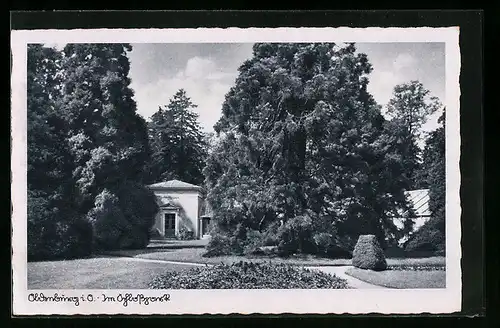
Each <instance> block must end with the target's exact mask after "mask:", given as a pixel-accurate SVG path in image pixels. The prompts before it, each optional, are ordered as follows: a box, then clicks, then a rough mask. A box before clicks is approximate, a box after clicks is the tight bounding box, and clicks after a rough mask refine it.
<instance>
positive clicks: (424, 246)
mask: <svg viewBox="0 0 500 328" xmlns="http://www.w3.org/2000/svg"><path fill="white" fill-rule="evenodd" d="M405 251H406V252H408V253H427V254H430V255H443V254H444V251H445V234H444V222H441V220H437V219H430V220H429V221H428V222H426V223H425V224H424V225H423V226H422V227H420V229H418V230H417V231H415V233H413V235H412V236H411V237H410V238H409V239H408V241H407V242H406V243H405Z"/></svg>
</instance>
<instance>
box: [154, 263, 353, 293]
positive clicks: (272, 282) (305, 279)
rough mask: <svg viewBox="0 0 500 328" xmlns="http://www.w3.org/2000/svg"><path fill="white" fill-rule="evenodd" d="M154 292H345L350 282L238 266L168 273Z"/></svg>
mask: <svg viewBox="0 0 500 328" xmlns="http://www.w3.org/2000/svg"><path fill="white" fill-rule="evenodd" d="M149 287H150V288H154V289H313V288H327V289H345V288H349V287H348V285H347V281H346V280H344V279H341V278H339V277H336V276H334V275H330V274H327V273H324V272H319V271H318V272H317V271H310V270H308V269H304V268H301V267H294V266H291V265H287V264H273V263H252V262H243V261H242V262H237V263H233V264H230V265H227V264H222V263H221V264H218V265H216V266H206V267H196V268H192V269H190V270H186V271H185V272H166V273H165V274H163V275H160V276H158V277H156V278H154V279H153V281H152V282H151V283H150V284H149Z"/></svg>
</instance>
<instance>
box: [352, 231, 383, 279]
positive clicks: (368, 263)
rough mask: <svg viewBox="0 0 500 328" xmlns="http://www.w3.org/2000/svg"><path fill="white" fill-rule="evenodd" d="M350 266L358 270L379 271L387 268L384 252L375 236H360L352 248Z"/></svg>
mask: <svg viewBox="0 0 500 328" xmlns="http://www.w3.org/2000/svg"><path fill="white" fill-rule="evenodd" d="M352 265H353V266H355V267H357V268H360V269H368V270H375V271H381V270H385V269H386V268H387V262H386V260H385V255H384V251H383V250H382V248H381V247H380V244H379V242H378V240H377V237H375V235H361V236H359V239H358V242H357V243H356V246H355V247H354V251H353V254H352Z"/></svg>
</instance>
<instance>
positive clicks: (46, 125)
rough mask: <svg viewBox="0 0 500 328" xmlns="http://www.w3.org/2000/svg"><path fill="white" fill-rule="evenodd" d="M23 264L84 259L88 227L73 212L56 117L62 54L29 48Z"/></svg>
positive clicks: (68, 164)
mask: <svg viewBox="0 0 500 328" xmlns="http://www.w3.org/2000/svg"><path fill="white" fill-rule="evenodd" d="M27 55H28V58H27V65H28V67H27V155H28V163H27V164H28V170H27V171H28V172H27V178H28V179H27V180H28V181H27V182H28V204H27V205H28V258H29V259H44V258H65V257H71V256H78V255H85V254H88V253H89V250H90V248H89V244H88V242H89V240H90V236H89V229H88V228H89V227H88V225H87V224H86V223H85V221H84V220H82V217H81V216H79V215H78V213H77V211H75V206H74V203H73V200H74V197H75V193H74V184H73V179H72V167H73V157H72V156H71V154H70V150H69V147H68V145H67V138H66V136H67V135H66V133H67V128H68V127H67V124H66V122H65V121H64V119H63V118H62V117H61V112H60V108H59V100H60V98H61V96H62V82H63V81H62V79H61V74H60V68H61V67H60V66H61V60H62V54H61V53H60V52H58V51H57V50H55V49H53V48H48V47H44V46H43V45H40V44H31V45H29V46H28V51H27Z"/></svg>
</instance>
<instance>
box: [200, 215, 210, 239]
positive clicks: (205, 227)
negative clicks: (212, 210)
mask: <svg viewBox="0 0 500 328" xmlns="http://www.w3.org/2000/svg"><path fill="white" fill-rule="evenodd" d="M209 228H210V218H202V219H201V235H202V236H205V235H208V232H209V231H210V229H209Z"/></svg>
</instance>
